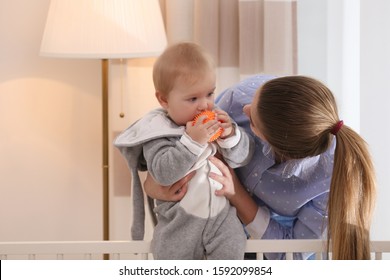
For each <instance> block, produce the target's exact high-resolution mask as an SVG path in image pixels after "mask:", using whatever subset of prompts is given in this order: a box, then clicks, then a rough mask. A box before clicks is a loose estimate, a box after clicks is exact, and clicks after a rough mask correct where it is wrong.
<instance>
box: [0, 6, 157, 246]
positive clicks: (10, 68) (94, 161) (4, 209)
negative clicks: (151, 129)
mask: <svg viewBox="0 0 390 280" xmlns="http://www.w3.org/2000/svg"><path fill="white" fill-rule="evenodd" d="M48 5H49V0H36V1H29V0H15V1H0V36H1V37H0V38H1V41H0V42H1V43H0V208H1V210H0V224H1V230H0V241H13V240H23V241H25V240H99V239H101V238H102V229H101V228H102V220H101V212H102V206H101V205H102V203H101V201H102V172H101V163H102V160H101V157H102V156H101V155H102V154H101V150H102V148H101V145H102V141H101V76H100V75H101V72H100V61H98V60H81V59H55V58H44V57H40V56H39V48H40V40H41V37H42V32H43V28H44V24H45V20H46V13H47V10H48ZM152 63H153V61H151V60H150V59H149V60H134V61H129V62H128V65H126V62H125V65H124V67H123V69H122V68H121V67H120V65H119V61H112V62H111V67H110V70H111V74H110V78H111V84H110V85H111V86H110V103H111V106H110V110H111V116H110V118H111V119H110V125H111V132H110V135H111V137H113V135H114V134H115V133H116V132H117V131H120V130H122V129H124V128H125V127H126V126H127V125H128V124H129V123H130V122H131V121H133V120H135V118H137V117H138V116H140V115H141V114H142V113H144V112H145V111H146V110H148V108H150V107H152V106H155V105H156V104H154V103H153V102H154V98H153V91H151V89H152V85H151V79H150V67H151V65H152ZM122 70H123V71H122ZM121 74H123V75H124V79H123V80H124V82H123V83H122V82H121ZM122 85H123V90H124V92H123V93H122V90H121V88H122ZM130 92H131V95H130V94H129V93H130ZM121 100H123V104H127V105H124V106H123V109H124V112H125V118H123V119H121V118H119V117H118V115H119V112H120V108H121V107H122V106H121V102H122V101H121ZM130 112H132V113H133V114H130ZM112 140H113V138H111V141H110V143H112ZM110 146H111V145H110ZM110 149H111V153H110V160H111V162H110V163H111V164H110V165H111V166H117V167H118V170H119V172H117V174H114V173H113V172H111V175H112V176H111V183H112V186H111V195H112V197H111V236H112V238H113V239H118V238H119V239H126V238H129V224H130V220H129V219H130V205H129V202H130V199H129V196H130V193H129V186H128V183H129V181H128V180H129V177H128V174H127V173H126V174H124V176H122V177H120V176H119V177H118V173H119V175H121V174H120V173H121V172H122V173H124V172H127V170H126V166H125V165H124V162H123V161H122V159H121V158H120V157H119V156H118V155H117V154H115V153H114V151H113V149H112V146H111V147H110ZM114 155H116V160H115V161H114V159H113V158H114ZM114 175H115V176H114ZM122 175H123V174H122ZM115 180H116V181H115Z"/></svg>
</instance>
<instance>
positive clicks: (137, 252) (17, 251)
mask: <svg viewBox="0 0 390 280" xmlns="http://www.w3.org/2000/svg"><path fill="white" fill-rule="evenodd" d="M150 244H151V242H150V241H63V242H51V241H48V242H0V259H2V260H6V259H11V258H15V256H18V257H19V258H23V259H31V260H34V259H46V258H47V256H48V255H53V256H55V257H56V259H58V260H63V259H67V256H69V255H78V257H77V259H93V257H94V256H98V257H99V258H98V259H101V256H103V255H105V254H108V255H109V256H110V259H115V260H119V259H122V258H123V257H124V256H129V255H132V256H135V258H136V259H149V256H150V255H149V254H150V253H151V248H150ZM371 250H372V256H373V259H376V260H379V259H382V258H383V253H390V241H372V242H371ZM246 252H251V253H257V259H263V256H264V253H286V259H288V260H292V259H293V254H294V253H302V252H314V253H315V254H316V259H322V258H323V257H324V256H325V258H327V256H326V254H325V253H326V241H323V240H248V241H247V246H246ZM133 258H134V257H133Z"/></svg>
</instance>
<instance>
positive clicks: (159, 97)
mask: <svg viewBox="0 0 390 280" xmlns="http://www.w3.org/2000/svg"><path fill="white" fill-rule="evenodd" d="M156 98H157V100H158V103H160V105H161V107H163V108H164V109H167V108H168V100H167V97H166V95H165V94H163V93H161V92H160V91H156Z"/></svg>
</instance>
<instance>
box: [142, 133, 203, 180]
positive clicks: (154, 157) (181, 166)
mask: <svg viewBox="0 0 390 280" xmlns="http://www.w3.org/2000/svg"><path fill="white" fill-rule="evenodd" d="M143 153H144V157H145V160H146V163H147V168H148V171H149V172H150V174H151V175H152V176H153V178H154V179H155V180H156V181H157V182H158V183H159V184H161V185H163V186H170V185H172V184H173V183H175V182H177V181H178V180H180V179H181V178H183V177H184V176H185V175H186V174H187V172H188V171H189V170H190V169H191V167H192V166H193V165H194V164H195V162H196V160H197V158H198V157H197V155H195V154H193V153H192V152H190V151H189V150H188V149H187V148H186V147H185V146H184V145H183V144H182V143H181V142H180V141H179V139H177V138H160V139H157V140H152V141H149V142H148V143H146V144H145V145H144V149H143Z"/></svg>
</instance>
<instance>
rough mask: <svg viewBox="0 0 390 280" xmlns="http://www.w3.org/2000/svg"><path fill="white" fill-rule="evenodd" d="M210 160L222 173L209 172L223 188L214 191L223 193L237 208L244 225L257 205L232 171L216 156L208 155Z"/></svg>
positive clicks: (247, 222) (252, 217)
mask: <svg viewBox="0 0 390 280" xmlns="http://www.w3.org/2000/svg"><path fill="white" fill-rule="evenodd" d="M209 159H210V161H211V162H212V163H213V164H215V166H216V167H217V168H218V169H219V170H220V171H221V173H222V175H218V174H216V173H210V178H212V179H214V180H215V181H217V182H219V183H221V184H222V186H223V188H222V189H220V190H217V191H216V192H215V194H216V195H224V196H225V197H226V198H227V199H229V201H230V203H231V204H232V205H233V206H234V207H235V208H236V209H237V215H238V217H239V218H240V220H241V222H242V223H244V224H245V225H247V224H250V223H251V222H252V221H253V219H254V218H255V216H256V213H257V209H258V206H257V204H256V202H255V201H254V200H253V199H252V197H251V196H250V195H249V193H248V192H247V191H246V190H245V188H244V186H243V185H242V184H241V182H240V181H239V180H238V178H237V176H236V175H235V173H234V171H233V170H231V169H230V168H229V167H227V166H226V165H225V164H224V163H223V162H222V161H221V160H219V159H217V158H216V157H210V158H209Z"/></svg>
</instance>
